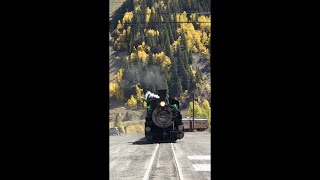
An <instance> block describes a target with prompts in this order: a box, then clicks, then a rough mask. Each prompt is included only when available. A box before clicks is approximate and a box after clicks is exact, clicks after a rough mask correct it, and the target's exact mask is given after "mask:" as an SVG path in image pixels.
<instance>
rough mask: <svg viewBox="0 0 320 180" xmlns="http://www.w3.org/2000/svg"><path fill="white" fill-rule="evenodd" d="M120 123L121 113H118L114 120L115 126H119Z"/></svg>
mask: <svg viewBox="0 0 320 180" xmlns="http://www.w3.org/2000/svg"><path fill="white" fill-rule="evenodd" d="M119 125H120V123H119V113H117V114H116V118H115V120H114V126H115V127H119Z"/></svg>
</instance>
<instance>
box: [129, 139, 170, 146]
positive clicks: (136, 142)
mask: <svg viewBox="0 0 320 180" xmlns="http://www.w3.org/2000/svg"><path fill="white" fill-rule="evenodd" d="M128 143H130V144H132V145H145V144H157V143H160V144H161V143H176V142H171V141H168V140H167V141H166V140H162V141H153V142H149V141H147V139H146V138H145V137H143V138H140V139H139V140H137V141H134V142H128Z"/></svg>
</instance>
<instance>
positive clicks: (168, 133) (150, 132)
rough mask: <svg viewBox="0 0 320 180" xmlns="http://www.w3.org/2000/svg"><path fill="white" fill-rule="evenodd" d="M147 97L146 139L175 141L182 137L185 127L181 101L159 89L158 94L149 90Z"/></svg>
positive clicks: (151, 140)
mask: <svg viewBox="0 0 320 180" xmlns="http://www.w3.org/2000/svg"><path fill="white" fill-rule="evenodd" d="M152 95H153V96H152ZM145 99H146V100H147V114H146V122H145V136H146V139H147V140H148V141H150V142H155V141H170V142H175V141H176V140H177V139H182V138H183V137H184V132H183V128H184V127H183V123H182V116H181V113H180V111H179V101H177V100H175V99H172V98H169V97H168V96H167V91H166V90H158V95H154V94H152V93H150V92H148V93H147V97H146V98H145Z"/></svg>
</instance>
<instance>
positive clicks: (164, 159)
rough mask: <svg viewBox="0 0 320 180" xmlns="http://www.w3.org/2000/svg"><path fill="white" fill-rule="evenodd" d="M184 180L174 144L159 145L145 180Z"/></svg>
mask: <svg viewBox="0 0 320 180" xmlns="http://www.w3.org/2000/svg"><path fill="white" fill-rule="evenodd" d="M158 179H169V180H183V177H182V173H181V169H180V168H179V163H178V161H177V158H176V155H175V152H174V148H173V144H172V143H158V144H157V146H156V149H155V150H154V153H153V155H152V157H151V161H150V164H149V166H148V169H147V171H146V173H145V175H144V178H143V180H158Z"/></svg>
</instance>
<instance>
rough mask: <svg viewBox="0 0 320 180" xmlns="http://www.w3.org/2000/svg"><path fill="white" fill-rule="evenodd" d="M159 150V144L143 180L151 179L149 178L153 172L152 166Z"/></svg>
mask: <svg viewBox="0 0 320 180" xmlns="http://www.w3.org/2000/svg"><path fill="white" fill-rule="evenodd" d="M158 149H159V144H157V146H156V149H155V150H154V153H153V155H152V157H151V161H150V164H149V167H148V169H147V171H146V173H145V174H144V177H143V180H148V179H149V176H150V173H151V170H152V165H153V163H154V159H155V157H156V154H157V151H158Z"/></svg>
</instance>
